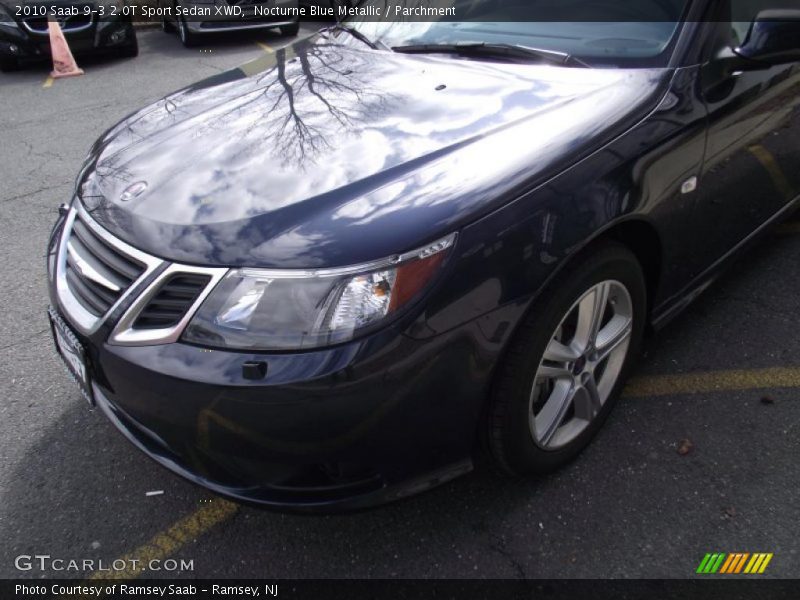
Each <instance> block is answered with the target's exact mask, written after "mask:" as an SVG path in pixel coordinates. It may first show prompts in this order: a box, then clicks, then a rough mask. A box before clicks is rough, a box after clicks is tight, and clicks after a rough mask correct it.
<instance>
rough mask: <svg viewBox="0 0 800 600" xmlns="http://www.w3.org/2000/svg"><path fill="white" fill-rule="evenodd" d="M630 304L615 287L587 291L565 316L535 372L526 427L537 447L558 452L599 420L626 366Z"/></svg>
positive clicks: (610, 282)
mask: <svg viewBox="0 0 800 600" xmlns="http://www.w3.org/2000/svg"><path fill="white" fill-rule="evenodd" d="M632 334H633V301H632V299H631V295H630V293H629V292H628V290H627V288H626V287H625V286H624V285H623V284H622V283H620V282H619V281H614V280H607V281H603V282H601V283H598V284H597V285H595V286H593V287H592V288H590V289H589V290H588V291H586V292H585V293H584V294H583V295H582V296H581V297H580V298H579V299H578V300H577V301H576V302H575V304H573V305H572V307H571V308H570V309H569V311H567V313H566V314H565V315H564V317H563V319H562V320H561V322H560V323H559V325H558V327H557V328H556V330H555V332H554V333H553V335H552V336H551V338H550V341H549V342H548V345H547V348H546V349H545V352H544V356H543V357H542V360H541V362H540V363H539V366H538V368H537V370H536V376H535V377H534V381H533V386H532V389H531V392H530V400H529V410H528V415H529V425H530V431H531V435H532V436H533V440H534V442H535V443H536V445H537V446H539V447H540V448H543V449H545V450H557V449H559V448H562V447H564V446H566V445H567V444H569V443H570V442H572V441H573V440H575V438H577V437H578V436H579V435H580V434H581V433H582V432H583V431H584V430H585V429H586V428H587V427H588V426H589V425H590V424H591V423H592V421H594V419H595V418H597V416H598V415H599V414H600V411H601V410H602V408H603V405H604V404H605V403H606V401H607V400H608V398H609V397H610V396H611V392H612V391H613V389H614V386H615V385H616V383H617V381H618V380H619V377H620V375H621V373H622V369H623V366H624V364H625V358H626V357H627V354H628V349H629V347H630V342H631V336H632Z"/></svg>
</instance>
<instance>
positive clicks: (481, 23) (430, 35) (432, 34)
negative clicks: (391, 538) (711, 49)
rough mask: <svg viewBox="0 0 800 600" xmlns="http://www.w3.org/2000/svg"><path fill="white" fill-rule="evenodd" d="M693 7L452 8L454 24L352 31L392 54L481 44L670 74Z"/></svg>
mask: <svg viewBox="0 0 800 600" xmlns="http://www.w3.org/2000/svg"><path fill="white" fill-rule="evenodd" d="M689 1H690V0H635V1H631V0H451V1H450V2H446V3H444V4H446V5H448V6H453V7H454V8H455V17H452V16H450V17H447V19H449V20H440V21H425V22H423V21H422V20H421V19H419V20H418V22H414V21H409V20H403V21H400V20H397V18H395V19H394V20H388V19H387V20H385V21H377V22H376V21H367V20H361V21H360V20H358V19H355V20H351V21H348V25H349V26H351V27H353V28H355V29H357V30H358V31H359V32H361V33H363V34H364V35H366V36H367V37H369V38H370V39H371V40H373V41H375V42H377V43H379V44H382V45H384V46H388V47H392V48H394V47H400V46H416V45H421V44H437V45H442V44H444V45H450V44H459V43H461V44H465V43H476V42H477V43H481V42H482V43H486V44H511V45H522V46H527V47H532V48H538V49H543V50H549V51H555V52H559V53H564V54H568V55H571V56H573V57H576V58H579V59H581V60H583V61H585V62H586V63H589V64H591V65H593V66H605V65H608V66H619V67H635V66H664V65H666V64H667V62H668V61H669V58H670V55H671V53H672V49H673V47H674V43H675V40H676V38H677V33H678V30H679V27H680V23H681V21H682V19H683V17H684V14H685V12H686V10H687V8H688V4H689ZM360 4H361V6H362V7H381V8H382V10H383V12H382V13H381V14H382V15H385V14H386V10H387V5H388V4H391V3H389V2H387V0H366V1H365V2H361V3H360ZM395 4H397V3H395ZM401 4H405V5H407V6H410V5H416V4H418V2H416V1H414V0H410V1H406V2H404V3H401ZM433 4H436V3H433ZM401 18H402V17H401ZM454 19H458V20H457V21H456V20H454Z"/></svg>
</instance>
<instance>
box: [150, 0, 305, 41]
mask: <svg viewBox="0 0 800 600" xmlns="http://www.w3.org/2000/svg"><path fill="white" fill-rule="evenodd" d="M158 7H159V9H160V12H161V14H162V21H161V24H162V27H163V28H164V31H177V32H178V37H180V39H181V42H182V43H183V45H184V46H187V47H190V46H196V45H197V44H200V43H202V40H203V39H205V38H206V36H207V35H208V34H211V33H217V32H228V31H243V30H252V29H280V32H281V33H282V34H283V35H286V36H295V35H297V32H298V31H299V29H300V23H299V16H298V7H299V1H298V0H159V2H158Z"/></svg>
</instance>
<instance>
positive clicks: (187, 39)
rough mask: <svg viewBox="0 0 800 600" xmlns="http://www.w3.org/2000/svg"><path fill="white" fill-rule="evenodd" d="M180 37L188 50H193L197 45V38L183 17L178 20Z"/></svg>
mask: <svg viewBox="0 0 800 600" xmlns="http://www.w3.org/2000/svg"><path fill="white" fill-rule="evenodd" d="M178 37H179V38H180V39H181V43H182V44H183V45H184V46H185V47H186V48H193V47H194V46H196V45H197V36H196V35H195V34H193V33H192V32H191V31H189V26H188V25H187V24H186V19H184V18H183V17H181V18H179V19H178Z"/></svg>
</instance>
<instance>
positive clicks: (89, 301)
mask: <svg viewBox="0 0 800 600" xmlns="http://www.w3.org/2000/svg"><path fill="white" fill-rule="evenodd" d="M67 283H68V284H69V286H70V289H71V290H72V291H73V293H74V294H75V297H76V298H77V299H78V302H80V303H81V304H82V305H83V307H84V308H85V309H86V310H88V311H89V312H90V313H92V314H93V315H94V316H96V317H100V316H102V315H103V314H105V312H106V311H107V310H108V306H109V304H108V303H107V302H106V301H105V300H104V299H103V298H102V297H101V296H100V295H98V294H97V293H96V292H95V291H94V290H92V289H91V288H90V287H89V286H88V285H87V284H86V283H85V282H84V281H83V280H82V279H81V278H80V277H79V276H78V275H77V274H76V271H75V270H74V269H72V268H67Z"/></svg>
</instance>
